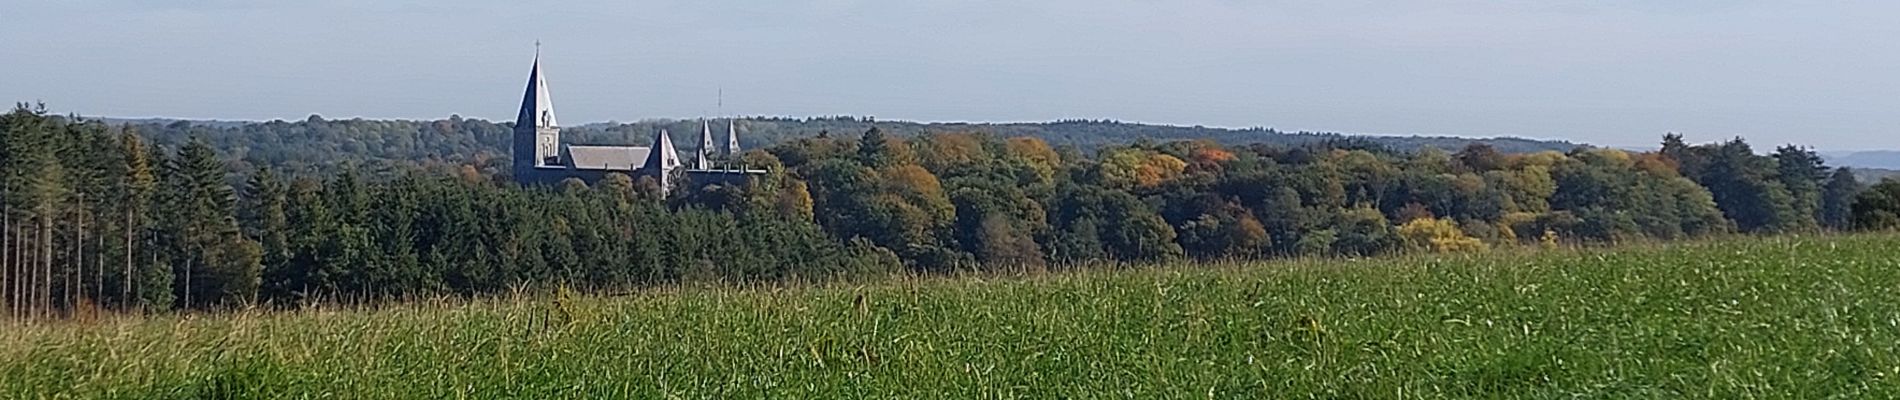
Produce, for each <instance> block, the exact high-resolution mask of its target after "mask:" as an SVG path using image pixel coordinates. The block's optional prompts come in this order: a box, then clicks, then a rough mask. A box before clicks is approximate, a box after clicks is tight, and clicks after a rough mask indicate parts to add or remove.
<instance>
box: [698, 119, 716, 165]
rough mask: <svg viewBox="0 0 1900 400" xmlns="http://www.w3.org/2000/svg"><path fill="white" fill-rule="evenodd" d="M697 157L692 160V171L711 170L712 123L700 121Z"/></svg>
mask: <svg viewBox="0 0 1900 400" xmlns="http://www.w3.org/2000/svg"><path fill="white" fill-rule="evenodd" d="M699 123H700V130H699V155H698V156H697V157H695V158H694V160H693V169H698V170H709V169H712V168H713V166H712V156H713V138H712V136H713V135H712V121H707V120H700V121H699Z"/></svg>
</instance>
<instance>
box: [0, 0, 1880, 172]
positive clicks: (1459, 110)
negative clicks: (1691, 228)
mask: <svg viewBox="0 0 1900 400" xmlns="http://www.w3.org/2000/svg"><path fill="white" fill-rule="evenodd" d="M1794 3H1796V2H1780V1H1755V0H1736V1H1708V0H1686V1H1685V0H1654V1H1630V0H1607V1H1571V0H1522V1H1502V0H1499V1H1476V0H1470V1H1356V0H1330V1H1326V0H1315V1H1274V0H1267V1H1237V0H1229V1H1209V0H1174V1H1130V0H1038V1H986V0H923V1H870V0H865V1H856V0H823V1H746V2H721V1H661V2H625V1H590V2H562V3H558V4H550V3H536V2H526V1H496V0H465V1H452V2H451V1H442V2H427V3H423V2H413V1H372V0H345V1H320V2H309V1H234V0H225V1H183V0H156V1H153V0H140V1H133V0H61V1H47V2H42V1H31V2H14V4H9V5H7V6H6V7H4V8H0V10H3V11H0V21H5V23H3V24H0V39H3V40H0V65H5V70H4V73H0V97H5V98H6V99H5V100H8V101H17V100H44V101H46V102H47V103H49V105H50V106H52V107H53V108H54V109H55V110H56V111H59V112H80V113H84V114H88V115H109V116H118V117H145V116H165V117H182V118H219V119H274V118H282V119H298V118H302V117H304V116H307V115H309V114H312V113H317V114H322V115H324V116H326V117H332V118H343V117H351V116H362V117H371V118H439V117H445V116H448V115H450V114H461V115H464V116H470V117H481V118H488V119H497V120H506V119H511V118H513V116H514V112H515V109H516V107H517V105H518V103H519V102H520V99H521V90H522V86H523V84H525V83H526V75H527V72H528V64H529V59H530V57H532V55H533V51H534V46H533V43H534V41H535V40H536V39H540V40H542V41H543V42H545V43H546V44H545V46H544V48H543V56H544V60H545V64H546V65H545V68H546V70H547V73H548V84H549V87H550V88H552V89H553V90H554V102H555V107H556V112H557V113H559V114H560V119H561V121H563V122H565V123H567V124H570V125H571V124H577V123H585V122H596V121H606V120H621V121H629V120H638V119H645V118H675V117H695V116H701V115H710V114H715V113H717V112H718V110H717V108H716V107H715V94H716V92H717V91H718V90H719V88H720V87H724V88H725V93H726V96H725V104H726V106H725V109H724V111H725V113H728V114H747V115H789V116H814V115H872V116H876V117H878V118H882V119H906V120H925V121H1037V120H1052V119H1062V118H1090V119H1097V118H1109V119H1118V120H1126V121H1143V122H1156V123H1170V124H1181V125H1195V124H1201V125H1209V126H1229V127H1244V126H1269V127H1275V128H1280V129H1286V130H1325V131H1340V132H1351V133H1393V134H1398V133H1428V134H1447V135H1462V136H1495V135H1518V136H1529V137H1541V138H1562V139H1570V140H1575V141H1582V142H1589V143H1597V144H1605V145H1616V146H1629V145H1650V144H1653V143H1655V142H1656V141H1657V139H1658V138H1659V137H1660V136H1661V135H1662V134H1663V133H1664V132H1667V131H1679V132H1683V133H1684V134H1686V135H1687V136H1688V137H1689V138H1690V139H1691V140H1696V141H1708V140H1717V139H1722V138H1726V137H1730V136H1736V135H1741V136H1746V137H1748V138H1750V139H1751V141H1754V142H1756V143H1757V144H1758V146H1769V145H1773V144H1778V143H1787V142H1795V143H1803V144H1810V145H1814V146H1817V147H1820V148H1822V149H1825V150H1844V149H1873V148H1888V149H1893V148H1900V132H1896V129H1900V128H1896V127H1900V23H1896V22H1895V21H1896V18H1900V2H1894V1H1861V0H1844V1H1826V2H1800V3H1803V4H1794Z"/></svg>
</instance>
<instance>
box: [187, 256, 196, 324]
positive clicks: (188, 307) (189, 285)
mask: <svg viewBox="0 0 1900 400" xmlns="http://www.w3.org/2000/svg"><path fill="white" fill-rule="evenodd" d="M196 257H197V255H195V254H194V255H191V256H187V257H185V307H184V309H185V310H187V311H189V310H191V264H192V262H194V261H197V260H195V259H194V258H196Z"/></svg>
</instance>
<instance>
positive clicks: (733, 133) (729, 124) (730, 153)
mask: <svg viewBox="0 0 1900 400" xmlns="http://www.w3.org/2000/svg"><path fill="white" fill-rule="evenodd" d="M726 159H727V160H728V161H727V162H732V161H731V160H738V159H739V119H738V118H733V119H731V120H727V121H726Z"/></svg>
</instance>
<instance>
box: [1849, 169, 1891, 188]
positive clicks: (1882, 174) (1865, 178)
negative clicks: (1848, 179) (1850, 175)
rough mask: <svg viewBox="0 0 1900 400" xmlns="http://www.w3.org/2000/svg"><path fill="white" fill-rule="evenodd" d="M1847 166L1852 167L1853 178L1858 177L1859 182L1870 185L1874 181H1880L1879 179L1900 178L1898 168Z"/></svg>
mask: <svg viewBox="0 0 1900 400" xmlns="http://www.w3.org/2000/svg"><path fill="white" fill-rule="evenodd" d="M1849 168H1852V169H1853V170H1854V178H1855V179H1859V180H1860V183H1863V184H1869V185H1872V184H1874V183H1875V182H1880V181H1881V180H1884V179H1895V178H1900V170H1892V169H1885V168H1861V167H1852V166H1850V167H1849Z"/></svg>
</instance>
